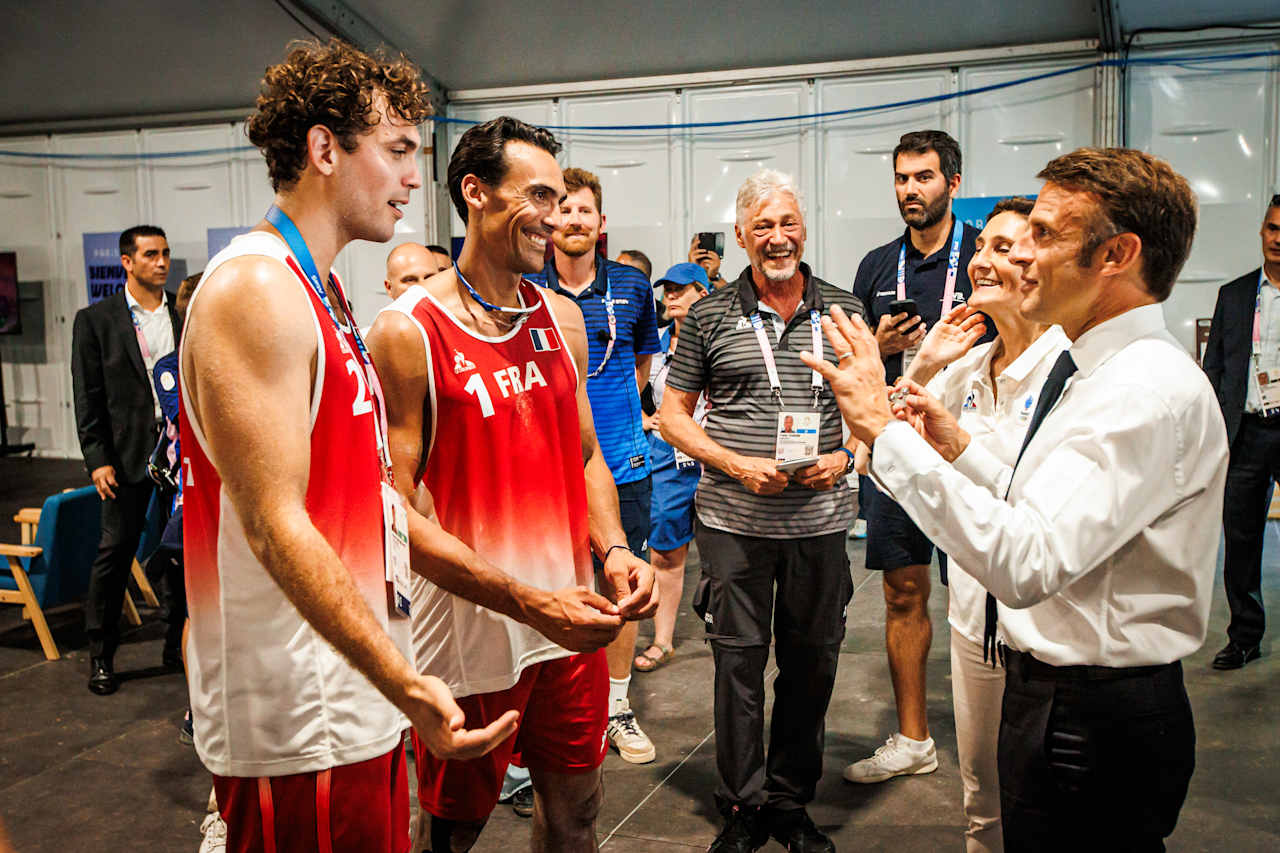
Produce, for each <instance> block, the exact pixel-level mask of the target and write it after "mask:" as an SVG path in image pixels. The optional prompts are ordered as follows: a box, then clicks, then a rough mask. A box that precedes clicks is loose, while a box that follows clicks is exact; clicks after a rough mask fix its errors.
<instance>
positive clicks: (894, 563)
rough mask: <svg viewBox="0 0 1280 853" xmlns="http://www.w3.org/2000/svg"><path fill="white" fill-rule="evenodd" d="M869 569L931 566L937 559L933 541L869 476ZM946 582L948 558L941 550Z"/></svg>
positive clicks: (888, 569)
mask: <svg viewBox="0 0 1280 853" xmlns="http://www.w3.org/2000/svg"><path fill="white" fill-rule="evenodd" d="M867 483H868V485H871V488H870V489H869V490H868V491H867V568H868V569H869V570H871V571H878V572H883V571H891V570H893V569H901V568H904V567H906V566H927V565H929V564H930V563H932V562H933V542H932V541H930V539H929V537H928V536H925V535H924V531H922V530H921V529H920V528H919V527H916V523H915V522H914V521H912V520H911V516H909V515H907V513H906V510H904V509H903V508H902V507H900V506H898V504H897V503H896V502H895V501H894V500H893V498H891V497H889V496H888V495H886V494H885V493H884V492H882V491H880V490H879V489H877V488H876V487H875V486H874V485H872V484H871V480H870V478H869V477H868V478H867ZM938 561H939V563H940V565H941V567H942V582H943V584H945V583H946V582H947V557H946V555H945V554H943V553H942V551H939V552H938Z"/></svg>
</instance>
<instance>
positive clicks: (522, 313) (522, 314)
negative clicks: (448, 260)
mask: <svg viewBox="0 0 1280 853" xmlns="http://www.w3.org/2000/svg"><path fill="white" fill-rule="evenodd" d="M453 271H454V273H455V274H456V275H457V276H458V281H460V282H462V286H463V287H465V288H466V289H467V293H468V294H469V295H470V296H471V298H472V299H474V300H475V301H476V302H478V303H480V307H481V308H483V309H484V310H486V311H497V312H499V313H502V314H516V315H519V319H520V320H524V319H526V318H528V316H529V315H530V314H532V313H533V312H534V311H537V310H538V307H539V306H540V305H542V302H541V301H539V302H537V303H535V304H534V305H531V306H529V307H528V308H526V307H524V306H519V307H516V308H504V307H503V306H501V305H494V304H493V303H492V302H489V301H487V300H486V299H485V298H484V297H483V296H481V295H480V294H479V293H476V289H475V288H474V287H472V286H471V282H469V281H467V277H466V276H464V275H463V274H462V270H460V269H458V262H457V261H454V262H453Z"/></svg>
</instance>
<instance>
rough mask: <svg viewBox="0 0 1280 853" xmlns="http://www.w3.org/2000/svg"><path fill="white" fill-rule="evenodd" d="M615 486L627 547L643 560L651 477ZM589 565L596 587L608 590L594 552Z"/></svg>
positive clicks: (650, 498)
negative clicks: (592, 570)
mask: <svg viewBox="0 0 1280 853" xmlns="http://www.w3.org/2000/svg"><path fill="white" fill-rule="evenodd" d="M617 488H618V512H619V515H620V516H621V518H622V532H623V533H625V534H626V537H627V547H628V548H630V549H631V553H633V554H635V555H636V556H638V557H639V558H640V559H642V560H643V559H644V553H645V551H647V550H648V549H649V504H650V502H651V501H652V500H653V478H652V477H645V478H644V479H641V480H635V481H633V482H630V483H623V484H622V485H620V486H618V487H617ZM591 566H592V568H594V569H595V571H596V589H598V590H601V591H602V592H603V591H605V590H608V589H609V586H608V584H606V583H605V578H604V565H603V564H602V563H601V562H600V558H599V557H598V556H596V555H595V554H594V553H593V554H592V555H591ZM605 597H606V598H607V597H608V595H607V594H606V595H605Z"/></svg>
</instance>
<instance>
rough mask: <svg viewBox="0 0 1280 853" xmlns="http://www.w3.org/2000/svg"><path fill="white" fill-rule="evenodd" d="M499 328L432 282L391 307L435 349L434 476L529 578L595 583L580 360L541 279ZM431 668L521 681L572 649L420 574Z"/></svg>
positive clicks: (422, 654)
mask: <svg viewBox="0 0 1280 853" xmlns="http://www.w3.org/2000/svg"><path fill="white" fill-rule="evenodd" d="M520 296H521V300H522V302H523V304H525V305H530V306H531V305H534V304H535V303H539V302H540V303H541V304H540V305H539V307H538V309H537V310H536V311H534V312H533V313H532V314H531V315H530V316H529V317H528V319H526V320H525V321H524V322H523V323H521V324H520V325H519V326H517V327H516V328H515V329H514V330H513V331H511V332H509V333H508V334H505V335H502V336H499V337H485V336H481V335H478V334H476V333H474V332H472V331H471V330H469V329H467V328H466V327H464V326H463V325H462V324H461V323H459V322H458V321H457V320H456V319H454V317H453V315H452V314H450V313H449V311H448V310H446V309H445V308H444V307H443V306H441V305H440V303H439V302H437V301H436V300H435V299H434V298H432V297H431V296H430V295H429V294H428V293H427V291H426V290H425V289H423V288H422V287H419V286H414V287H411V288H409V289H408V290H407V291H406V292H405V293H404V294H402V295H401V296H400V298H399V299H397V300H396V301H395V302H393V303H392V304H391V305H389V306H388V307H387V308H384V309H383V310H384V311H399V312H401V313H402V314H405V315H407V316H408V317H409V318H410V319H411V320H413V322H414V323H415V324H416V325H417V327H418V330H419V331H420V332H421V333H422V342H423V345H424V346H425V348H426V353H427V368H428V374H427V375H428V396H427V401H426V405H425V411H424V413H423V414H424V433H425V434H424V435H423V442H424V449H425V451H426V454H427V457H426V458H427V464H426V469H425V471H424V474H423V482H424V483H425V484H426V486H427V488H428V489H429V490H430V491H431V495H432V497H433V498H434V499H435V509H436V513H437V514H438V516H439V519H440V523H441V525H442V526H443V527H444V529H445V530H447V531H449V532H450V533H452V534H453V535H454V536H457V537H458V538H459V539H461V540H462V541H463V542H465V543H466V544H467V545H468V546H470V547H471V548H472V549H473V550H475V551H476V553H478V554H479V555H480V556H482V557H484V558H485V559H486V560H488V561H489V562H491V563H493V564H494V565H495V566H497V567H498V568H500V569H502V570H503V571H505V572H507V573H508V574H510V575H511V576H513V577H515V578H516V579H517V580H519V581H521V582H522V583H526V584H528V585H530V586H534V587H538V588H539V589H546V590H554V589H562V588H564V587H567V586H573V585H576V584H583V585H585V586H588V587H593V586H594V576H593V572H592V568H591V544H590V539H589V536H588V530H587V494H586V481H585V479H584V476H583V466H582V438H581V434H580V432H579V429H578V405H577V388H578V371H577V367H576V365H575V364H574V362H573V356H572V354H571V353H570V352H569V351H568V348H567V347H566V346H565V343H564V339H563V336H562V335H561V334H560V327H559V325H558V324H557V323H556V320H555V317H554V316H553V315H552V313H551V310H550V309H549V308H548V307H547V304H546V302H545V300H544V299H543V298H542V291H541V290H540V289H539V288H538V287H536V286H535V285H533V284H531V283H529V282H527V281H524V282H521V284H520ZM413 584H414V587H413V619H412V623H413V651H414V655H415V657H416V659H417V664H418V668H419V671H421V672H423V673H425V674H428V675H435V676H437V677H439V678H441V679H443V680H444V681H445V682H446V683H447V684H448V685H449V689H450V690H452V691H453V693H454V695H455V696H469V695H471V694H474V693H492V692H494V691H497V690H505V689H507V688H509V687H511V686H512V685H513V684H515V683H516V681H517V680H518V679H519V677H520V672H521V671H522V670H523V669H524V668H525V667H527V666H529V665H531V664H534V663H537V662H539V661H544V660H552V659H555V658H560V657H565V656H567V655H569V654H571V653H570V652H569V651H567V650H566V649H564V648H561V647H560V646H558V645H556V644H555V643H553V642H551V641H550V640H548V639H547V638H546V637H544V636H542V635H541V634H539V633H538V632H537V631H535V630H534V629H532V628H530V627H528V626H526V625H522V624H520V623H518V622H515V621H514V620H512V619H509V618H507V617H506V616H502V615H500V614H498V613H495V612H494V611H492V610H488V609H486V608H484V607H480V606H479V605H476V604H472V603H471V602H469V601H467V600H465V599H462V598H459V597H457V596H455V595H452V594H450V593H448V592H445V591H444V590H442V589H440V588H439V587H437V586H436V585H435V584H433V583H431V582H430V581H428V580H426V579H425V578H423V577H421V576H419V575H414V577H413Z"/></svg>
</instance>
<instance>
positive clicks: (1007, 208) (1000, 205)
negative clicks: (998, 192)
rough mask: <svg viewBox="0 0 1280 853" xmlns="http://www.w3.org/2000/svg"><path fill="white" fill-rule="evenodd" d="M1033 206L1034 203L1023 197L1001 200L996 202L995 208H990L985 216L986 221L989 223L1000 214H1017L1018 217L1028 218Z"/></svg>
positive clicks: (1017, 196) (1015, 196) (1016, 196)
mask: <svg viewBox="0 0 1280 853" xmlns="http://www.w3.org/2000/svg"><path fill="white" fill-rule="evenodd" d="M1035 206H1036V203H1035V202H1034V201H1032V200H1031V199H1029V198H1027V197H1026V196H1024V195H1014V196H1009V197H1008V198H1002V199H1000V200H999V201H998V202H996V206H995V207H993V208H991V212H990V213H988V214H987V221H988V222H990V221H991V220H993V219H995V218H996V217H997V216H999V215H1000V214H1002V213H1017V214H1019V215H1020V216H1030V215H1031V210H1032V208H1034V207H1035Z"/></svg>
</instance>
